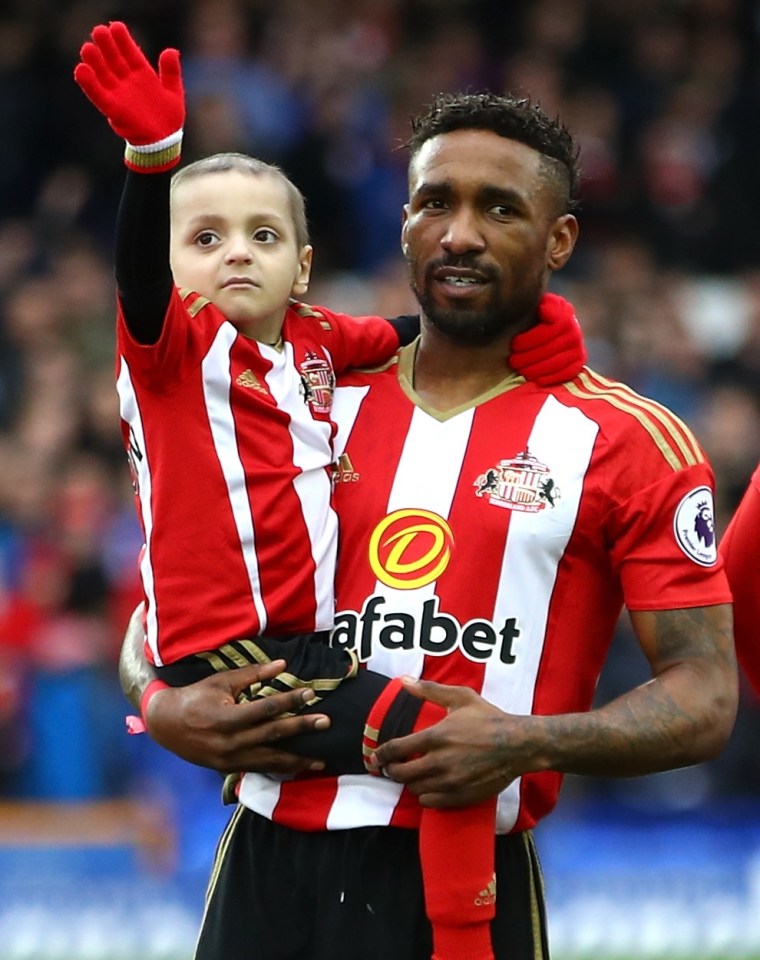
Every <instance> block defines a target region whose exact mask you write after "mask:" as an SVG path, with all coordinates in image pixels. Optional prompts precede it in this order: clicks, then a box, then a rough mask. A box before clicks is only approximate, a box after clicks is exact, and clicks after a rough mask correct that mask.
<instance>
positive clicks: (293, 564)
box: [117, 290, 398, 665]
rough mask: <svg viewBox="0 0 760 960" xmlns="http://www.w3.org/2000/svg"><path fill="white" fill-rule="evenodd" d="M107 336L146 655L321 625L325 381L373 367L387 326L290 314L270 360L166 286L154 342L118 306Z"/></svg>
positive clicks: (389, 330)
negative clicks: (128, 481) (133, 515)
mask: <svg viewBox="0 0 760 960" xmlns="http://www.w3.org/2000/svg"><path fill="white" fill-rule="evenodd" d="M117 336H118V356H117V387H118V393H119V399H120V408H121V417H122V433H123V437H124V442H125V445H126V448H127V453H128V456H129V460H130V464H131V467H132V471H133V478H134V481H135V489H136V493H137V500H138V512H139V515H140V519H141V522H142V525H143V531H144V535H145V550H144V551H143V555H142V558H141V561H140V572H141V575H142V581H143V585H144V589H145V596H146V607H147V615H146V622H147V650H148V656H149V657H150V659H152V661H153V662H154V663H155V664H157V665H160V664H163V663H171V662H173V661H175V660H177V659H178V658H180V657H184V656H187V655H188V654H191V653H197V652H199V651H200V650H201V649H203V650H208V649H211V648H214V647H217V646H221V645H222V644H224V643H227V642H229V641H230V640H233V639H236V638H241V637H250V636H255V635H257V634H261V633H268V634H269V635H272V636H274V635H286V634H292V633H300V632H310V631H314V630H325V629H329V628H330V627H331V626H332V623H333V617H334V613H335V605H334V573H335V551H336V535H337V520H336V516H335V511H334V509H333V506H332V483H331V469H330V468H331V464H332V463H333V461H334V459H335V455H334V449H333V445H334V438H335V431H336V427H335V424H334V422H333V420H332V418H331V405H332V398H333V388H334V382H335V373H336V372H339V371H343V370H346V369H347V368H348V367H350V366H373V365H376V364H378V363H380V362H382V361H384V360H387V359H388V357H389V356H391V355H392V353H393V352H394V350H396V348H397V347H398V336H397V334H396V332H395V330H394V329H393V327H392V326H391V324H390V323H389V322H388V321H387V320H384V319H382V318H380V317H373V318H362V319H356V318H352V317H347V316H344V315H342V314H336V313H333V312H331V311H328V310H324V309H322V308H321V307H320V308H312V307H307V306H305V305H303V304H293V305H292V306H291V307H290V308H289V309H288V310H287V313H286V316H285V322H284V326H283V331H282V337H283V344H282V349H281V350H278V349H275V348H274V347H271V346H268V345H266V344H263V343H259V342H257V341H256V340H252V339H250V338H248V337H246V336H244V335H242V334H241V333H239V332H238V331H237V330H236V328H235V327H234V326H233V325H232V324H231V323H229V322H228V321H227V320H226V319H225V318H224V316H223V315H222V314H221V313H220V311H219V310H218V309H217V308H216V307H215V306H214V305H213V304H212V303H210V302H209V301H208V300H206V299H205V298H202V297H199V296H198V295H197V294H193V293H183V294H180V293H179V291H177V290H175V291H174V292H173V295H172V299H171V303H170V306H169V308H168V311H167V315H166V319H165V322H164V325H163V330H162V334H161V337H160V339H159V340H158V342H157V343H155V344H152V345H144V344H139V343H137V342H136V341H135V340H134V339H133V338H132V337H131V336H130V334H129V331H128V330H127V327H126V324H125V322H124V318H123V316H122V314H121V310H119V317H118V324H117Z"/></svg>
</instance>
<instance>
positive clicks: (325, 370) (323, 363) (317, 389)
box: [298, 351, 335, 413]
mask: <svg viewBox="0 0 760 960" xmlns="http://www.w3.org/2000/svg"><path fill="white" fill-rule="evenodd" d="M298 369H299V373H300V374H301V393H302V394H303V398H304V400H305V401H306V403H308V404H309V406H310V407H311V409H312V411H313V412H314V413H329V412H330V408H331V407H332V398H333V393H334V391H335V374H334V373H333V368H332V367H331V366H330V364H329V363H328V361H327V360H325V359H324V358H323V357H318V356H317V355H316V353H312V352H311V351H307V353H306V359H305V360H304V362H303V363H302V364H301V366H300V367H299V368H298Z"/></svg>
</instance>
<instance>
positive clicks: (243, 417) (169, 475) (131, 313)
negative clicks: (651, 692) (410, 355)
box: [75, 22, 583, 960]
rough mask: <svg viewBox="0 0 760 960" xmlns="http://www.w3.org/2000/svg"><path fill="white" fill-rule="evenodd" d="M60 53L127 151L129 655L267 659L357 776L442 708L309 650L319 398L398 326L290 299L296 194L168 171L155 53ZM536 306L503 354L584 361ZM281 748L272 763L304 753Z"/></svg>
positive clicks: (480, 948) (119, 271)
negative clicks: (134, 535)
mask: <svg viewBox="0 0 760 960" xmlns="http://www.w3.org/2000/svg"><path fill="white" fill-rule="evenodd" d="M81 57H82V62H81V63H80V64H79V65H78V66H77V68H76V70H75V78H76V80H77V82H78V83H79V85H80V87H81V88H82V89H83V91H84V92H85V94H86V95H87V96H88V97H89V99H90V100H91V101H92V102H93V104H94V105H95V106H96V107H97V108H98V109H99V110H100V111H101V112H102V113H103V114H104V115H105V116H106V117H107V119H108V121H109V123H110V124H111V126H112V127H113V128H114V130H115V131H116V132H117V133H118V134H119V135H120V136H122V137H123V138H124V139H126V141H127V146H126V152H125V162H126V165H127V167H128V168H129V172H128V173H127V178H126V182H125V187H124V192H123V195H122V201H121V204H120V208H119V215H118V221H117V236H116V278H117V283H118V292H119V297H118V319H117V342H118V359H117V385H118V392H119V397H120V404H121V416H122V430H123V436H124V441H125V446H126V448H127V454H128V457H129V462H130V465H131V468H132V472H133V478H134V482H135V490H136V494H137V502H138V512H139V515H140V519H141V522H142V524H143V528H144V533H145V548H144V551H143V555H142V557H141V561H140V568H141V575H142V579H143V584H144V588H145V597H146V637H147V641H146V642H147V652H148V656H149V659H150V660H151V662H152V663H153V664H154V665H155V667H156V669H157V672H158V674H159V676H160V677H161V678H162V680H165V681H167V682H169V683H170V684H173V685H177V684H185V683H189V682H192V681H193V680H196V679H198V678H199V677H200V676H203V675H207V674H208V673H211V672H213V671H214V670H222V669H229V668H231V667H235V666H240V665H244V664H246V663H249V662H268V661H270V660H274V659H284V660H286V662H287V672H284V673H282V674H280V675H279V677H278V678H277V680H276V681H272V682H271V683H270V685H269V686H268V687H267V688H265V689H252V690H251V691H250V692H249V694H248V695H249V696H251V697H253V696H265V695H267V694H268V693H270V692H272V691H273V690H277V689H289V688H292V687H294V686H308V687H310V688H311V689H312V690H313V691H314V692H315V694H317V695H319V696H322V695H325V694H328V693H329V694H330V695H329V696H328V697H327V700H326V701H325V702H324V703H322V704H320V707H319V710H320V712H325V713H328V714H329V715H330V716H331V718H332V719H333V723H332V725H331V728H330V731H329V732H327V733H326V734H320V748H319V749H320V755H322V756H324V757H325V759H326V761H327V770H328V771H330V770H331V771H333V772H340V773H357V772H364V771H365V758H364V756H363V755H364V754H369V753H371V752H372V747H373V746H374V745H376V743H377V742H379V741H381V740H385V739H390V738H391V737H395V736H400V735H403V734H405V733H408V732H411V731H412V730H413V729H418V728H419V727H420V726H427V725H429V724H431V723H434V722H435V721H436V720H437V719H439V718H440V716H441V715H442V713H443V711H442V709H441V708H440V707H437V706H435V705H434V704H430V703H423V702H422V701H419V700H416V699H415V698H413V697H411V696H410V695H409V694H407V693H406V692H405V691H403V690H401V689H400V687H399V684H398V682H397V681H390V680H389V678H388V677H385V676H382V675H379V674H375V673H372V672H370V671H367V670H359V669H358V663H357V659H356V655H355V654H354V653H353V652H349V651H345V650H339V649H333V648H332V647H330V646H328V644H327V639H328V636H329V630H330V628H331V627H332V621H333V613H334V606H333V577H334V571H335V562H336V543H337V517H336V515H335V512H334V510H333V509H332V505H331V493H332V464H333V461H334V459H335V458H334V454H333V440H334V437H335V433H336V429H337V427H336V424H335V423H334V422H333V421H332V419H331V401H332V395H333V390H334V386H335V377H336V374H337V373H340V372H341V371H343V370H345V369H347V368H348V367H350V366H374V365H378V364H380V363H382V362H384V361H387V360H389V359H390V358H391V357H392V355H393V354H394V353H395V351H396V349H397V348H398V346H399V344H400V342H408V341H409V340H410V339H412V336H413V335H414V334H416V330H411V329H410V324H409V322H408V321H409V319H410V318H400V320H399V321H397V322H396V328H395V329H394V326H393V325H392V324H391V323H389V322H388V321H386V320H382V319H381V318H364V319H363V320H357V319H353V318H349V317H347V316H344V315H341V314H336V313H334V312H332V311H329V310H326V309H324V308H322V307H319V308H313V307H309V306H306V305H304V304H302V303H300V302H298V301H297V300H296V299H294V298H300V297H302V296H303V295H304V294H305V292H306V289H307V286H308V281H309V274H310V269H311V257H312V249H311V247H310V245H309V243H308V233H307V227H306V216H305V212H304V203H303V198H302V197H301V195H300V193H299V191H298V190H297V188H296V187H295V186H294V185H293V184H292V183H291V182H290V181H289V180H288V179H287V178H286V177H285V176H284V174H283V173H282V172H281V171H280V170H279V169H278V168H276V167H273V166H271V165H268V164H264V163H262V162H261V161H258V160H255V159H253V158H251V157H247V156H244V155H241V154H223V155H217V156H214V157H209V158H206V159H204V160H200V161H197V162H196V163H194V164H191V165H189V166H188V167H186V168H184V169H183V170H181V171H179V172H178V173H176V174H175V175H174V177H173V178H172V176H171V173H170V171H171V170H172V169H173V168H174V167H175V166H176V165H177V163H178V162H179V159H180V151H181V141H182V126H183V123H184V117H185V107H184V94H183V89H182V79H181V72H180V67H179V54H178V53H177V51H174V50H165V51H164V52H163V53H162V54H161V57H160V58H159V70H158V73H156V72H155V71H154V70H153V68H152V67H151V66H150V64H149V63H148V61H147V60H146V58H145V57H144V55H143V53H142V51H141V50H140V49H139V47H138V46H137V44H136V43H135V42H134V40H133V39H132V37H131V36H130V34H129V32H128V30H127V28H126V27H125V26H124V24H122V23H118V22H116V23H112V24H110V25H109V26H99V27H96V28H95V29H94V30H93V33H92V42H88V43H86V44H85V45H84V47H83V48H82V51H81ZM167 249H168V250H169V251H170V256H169V258H168V259H167V256H166V251H167ZM543 309H544V311H545V312H546V313H547V315H548V319H549V320H551V321H552V323H547V324H546V325H545V326H546V327H551V330H542V332H541V336H540V337H539V338H538V339H536V336H535V330H536V328H533V330H531V331H529V332H528V334H525V335H523V336H524V337H525V340H524V341H523V344H522V347H523V349H524V351H525V354H524V357H526V358H527V359H528V360H538V362H539V365H541V364H543V365H545V362H546V353H547V349H546V347H548V346H549V344H550V343H551V341H552V340H553V339H554V337H555V336H556V331H557V330H559V332H560V335H562V334H565V335H567V332H568V330H569V331H570V337H571V339H573V338H574V337H575V339H573V343H574V344H575V350H574V352H573V354H572V359H571V366H572V369H569V370H568V372H567V375H568V376H570V375H572V374H573V373H575V372H576V370H577V369H578V368H579V367H580V366H581V365H582V362H583V357H582V345H581V344H580V338H579V336H578V335H577V327H576V326H575V321H574V318H573V317H572V310H571V309H570V308H569V305H567V304H565V303H564V301H560V300H559V298H552V297H550V296H547V299H546V301H545V305H544V308H543ZM538 326H539V327H540V326H541V324H539V325H538ZM544 335H545V336H546V339H545V340H544V341H543V343H544V344H545V345H546V346H545V349H544V351H543V353H541V351H540V350H539V352H538V355H536V350H535V348H537V347H540V346H541V343H542V340H541V337H542V336H544ZM522 369H523V371H524V370H525V368H524V367H523V368H522ZM210 562H211V563H212V564H213V567H212V568H211V569H209V563H210ZM347 679H350V680H351V682H350V683H346V684H343V681H344V680H347ZM153 690H155V687H153ZM146 706H147V699H146V700H144V703H143V713H144V712H145V708H146ZM297 739H298V741H303V742H299V743H296V742H295V741H291V742H290V743H289V744H288V749H291V748H292V749H293V750H294V751H296V752H297V751H298V749H299V747H300V749H301V751H302V752H305V753H307V754H308V752H309V750H310V749H313V747H310V746H309V745H308V744H307V743H306V738H297ZM363 741H364V743H363ZM494 803H495V801H488V802H487V803H485V804H482V805H480V806H479V807H477V808H471V809H468V810H465V811H462V812H461V823H462V833H461V843H462V844H464V845H465V846H466V847H467V849H466V851H465V852H466V856H464V857H462V858H461V860H460V859H457V860H456V869H457V871H458V872H460V873H461V872H462V871H463V870H465V871H469V872H470V873H471V875H472V877H473V884H474V888H475V889H476V890H478V891H480V890H482V891H486V890H487V889H488V888H489V884H490V882H491V879H492V876H493V816H494ZM421 819H422V822H423V823H425V829H424V831H423V830H422V829H421V837H422V836H423V835H424V837H425V840H424V841H421V858H422V862H423V865H424V863H425V857H426V852H425V851H426V844H430V845H433V846H440V845H443V844H453V843H454V840H453V838H452V836H451V834H450V831H451V827H452V818H451V813H450V812H449V814H448V816H447V817H445V818H442V817H441V815H440V812H438V811H435V810H424V811H422V813H421ZM437 824H439V826H436V825H437ZM454 856H456V854H454ZM446 881H447V878H446V877H441V878H435V880H434V881H432V882H436V883H438V882H440V884H442V885H445V884H446ZM437 899H440V898H437ZM491 900H493V896H492V895H491ZM470 907H471V905H469V904H463V903H461V902H458V901H457V900H456V898H455V897H452V900H451V902H450V903H449V904H447V905H446V907H445V909H444V910H443V911H442V913H441V915H440V916H438V915H436V916H431V921H432V922H433V924H434V926H435V927H436V929H438V928H439V927H443V928H445V929H446V931H447V932H446V934H445V935H444V936H443V937H437V938H436V942H437V943H438V944H439V945H440V944H444V945H445V953H443V952H442V953H440V957H441V960H444V957H445V960H457V958H459V957H465V956H466V957H469V958H475V960H477V958H480V957H483V958H487V957H491V956H492V953H491V950H490V940H489V934H488V920H489V918H490V915H491V913H492V904H491V911H490V912H489V910H488V909H486V910H484V911H482V915H481V911H480V910H477V911H475V913H473V911H472V910H471V909H470ZM436 955H437V956H438V955H439V954H436Z"/></svg>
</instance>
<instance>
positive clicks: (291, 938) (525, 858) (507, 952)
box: [195, 806, 549, 960]
mask: <svg viewBox="0 0 760 960" xmlns="http://www.w3.org/2000/svg"><path fill="white" fill-rule="evenodd" d="M496 888H497V909H496V919H495V920H494V921H493V922H492V925H491V934H492V939H493V944H494V951H495V956H496V960H548V957H549V949H548V944H547V938H546V918H545V912H544V895H543V882H542V878H541V870H540V866H539V863H538V857H537V855H536V851H535V847H534V845H533V838H532V835H531V834H530V833H529V832H526V833H516V834H509V835H506V836H500V837H497V838H496ZM431 952H432V937H431V932H430V924H429V922H428V920H427V917H426V916H425V907H424V897H423V890H422V877H421V874H420V864H419V853H418V835H417V831H416V830H404V829H399V828H398V827H362V828H360V829H354V830H332V831H322V832H301V831H297V830H290V829H289V828H287V827H283V826H280V825H278V824H275V823H271V822H270V821H269V820H267V819H266V818H264V817H260V816H259V815H258V814H255V813H253V812H252V811H250V810H248V809H247V808H245V807H242V806H240V807H237V808H236V810H235V812H234V813H233V815H232V818H231V820H230V822H229V824H228V826H227V828H226V829H225V832H224V834H223V835H222V838H221V840H220V841H219V846H218V848H217V853H216V857H215V861H214V867H213V871H212V875H211V880H210V882H209V889H208V894H207V903H206V912H205V915H204V918H203V924H202V928H201V933H200V938H199V941H198V947H197V951H196V954H195V960H230V958H234V957H240V958H243V957H245V958H246V960H430V956H431Z"/></svg>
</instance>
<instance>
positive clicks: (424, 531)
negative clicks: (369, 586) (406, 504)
mask: <svg viewBox="0 0 760 960" xmlns="http://www.w3.org/2000/svg"><path fill="white" fill-rule="evenodd" d="M453 545H454V536H453V534H452V532H451V527H449V525H448V523H446V521H445V520H444V519H443V517H439V516H438V514H437V513H431V512H430V511H428V510H395V511H394V512H393V513H391V514H389V515H388V516H387V517H384V518H383V519H382V520H381V521H380V523H378V525H377V526H376V527H375V529H374V530H373V531H372V536H371V537H370V540H369V562H370V566H371V567H372V572H373V573H374V574H375V576H376V577H377V579H378V580H380V582H381V583H384V584H386V585H387V586H389V587H395V588H396V589H397V590H416V589H417V588H418V587H424V586H426V584H428V583H432V582H433V581H434V580H437V579H438V577H440V575H441V574H442V573H443V572H444V570H445V569H446V567H447V566H448V565H449V560H450V559H451V548H452V546H453Z"/></svg>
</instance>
